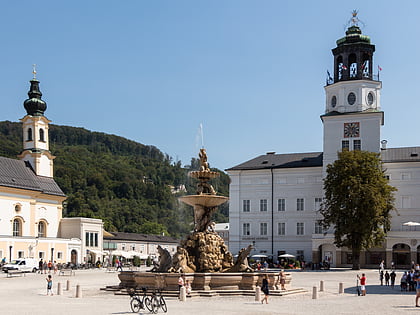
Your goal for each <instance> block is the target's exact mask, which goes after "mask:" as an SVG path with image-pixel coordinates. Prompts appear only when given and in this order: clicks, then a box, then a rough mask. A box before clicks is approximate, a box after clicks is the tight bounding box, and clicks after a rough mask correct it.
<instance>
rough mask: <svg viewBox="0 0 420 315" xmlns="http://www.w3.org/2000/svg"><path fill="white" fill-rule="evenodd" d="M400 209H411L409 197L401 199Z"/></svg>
mask: <svg viewBox="0 0 420 315" xmlns="http://www.w3.org/2000/svg"><path fill="white" fill-rule="evenodd" d="M401 208H403V209H408V208H411V198H410V196H402V197H401Z"/></svg>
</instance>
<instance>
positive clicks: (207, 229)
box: [118, 148, 275, 291]
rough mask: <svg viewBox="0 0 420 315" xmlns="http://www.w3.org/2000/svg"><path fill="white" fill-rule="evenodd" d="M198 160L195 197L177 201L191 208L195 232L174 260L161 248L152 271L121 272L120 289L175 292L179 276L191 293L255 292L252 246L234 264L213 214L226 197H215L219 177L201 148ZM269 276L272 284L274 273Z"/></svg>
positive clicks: (256, 276)
mask: <svg viewBox="0 0 420 315" xmlns="http://www.w3.org/2000/svg"><path fill="white" fill-rule="evenodd" d="M199 158H200V169H199V170H198V171H192V172H190V173H189V176H190V177H192V178H194V179H196V180H198V183H197V190H196V194H195V195H187V196H183V197H180V198H179V200H180V201H182V202H184V203H186V204H188V205H191V206H192V207H193V209H194V230H193V231H192V232H191V234H189V235H188V236H187V238H186V239H184V240H182V241H181V244H180V246H178V247H177V251H176V253H175V254H174V255H173V257H170V254H169V252H168V251H167V250H166V251H165V250H163V249H162V248H161V249H160V250H159V254H160V259H159V266H158V267H156V268H154V269H152V270H151V272H129V271H125V272H121V273H120V274H119V275H118V276H119V278H120V280H121V283H120V286H121V287H134V286H138V285H142V286H147V287H149V288H165V289H170V290H171V289H172V290H177V289H178V282H177V281H178V277H179V274H180V273H181V274H185V276H186V279H188V280H190V281H191V283H192V287H193V290H204V291H206V290H235V289H242V290H254V289H255V287H256V285H257V282H258V283H259V282H261V281H262V278H261V276H262V275H261V273H254V272H253V269H252V268H250V266H249V265H248V258H247V257H248V256H249V254H250V252H251V250H252V246H251V245H249V246H248V247H247V248H243V249H241V250H240V251H239V255H238V258H237V260H236V262H235V263H234V261H233V255H232V254H231V253H230V252H229V250H228V247H227V246H226V244H225V242H224V240H223V238H222V237H220V235H218V234H217V233H216V231H215V223H214V222H212V221H211V218H212V215H213V214H214V212H215V211H216V210H217V207H218V206H219V205H221V204H223V203H224V202H226V201H227V200H228V198H227V197H224V196H218V195H217V194H216V191H215V189H214V188H213V186H212V185H211V184H210V183H209V182H210V180H211V179H214V178H217V177H218V176H220V174H219V173H218V172H214V171H211V170H210V168H209V164H208V162H207V153H206V150H205V149H204V148H202V149H200V153H199ZM168 255H169V256H168ZM269 277H270V278H272V279H270V282H271V283H274V282H275V281H274V280H275V279H274V274H270V275H269ZM272 289H273V288H272Z"/></svg>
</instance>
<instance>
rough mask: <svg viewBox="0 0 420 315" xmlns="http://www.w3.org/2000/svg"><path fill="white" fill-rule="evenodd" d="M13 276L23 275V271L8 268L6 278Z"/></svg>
mask: <svg viewBox="0 0 420 315" xmlns="http://www.w3.org/2000/svg"><path fill="white" fill-rule="evenodd" d="M13 276H21V277H22V276H25V273H24V272H23V271H22V270H8V271H7V278H10V277H13Z"/></svg>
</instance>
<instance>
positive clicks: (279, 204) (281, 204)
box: [277, 198, 286, 211]
mask: <svg viewBox="0 0 420 315" xmlns="http://www.w3.org/2000/svg"><path fill="white" fill-rule="evenodd" d="M277 210H278V211H285V210H286V199H283V198H280V199H279V200H277Z"/></svg>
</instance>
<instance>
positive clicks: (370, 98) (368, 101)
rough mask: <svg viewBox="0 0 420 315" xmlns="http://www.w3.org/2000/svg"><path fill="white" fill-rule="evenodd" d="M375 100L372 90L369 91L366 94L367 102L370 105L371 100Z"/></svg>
mask: <svg viewBox="0 0 420 315" xmlns="http://www.w3.org/2000/svg"><path fill="white" fill-rule="evenodd" d="M374 101H375V95H373V92H369V93H368V95H367V103H368V105H369V106H372V104H373V102H374Z"/></svg>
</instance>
